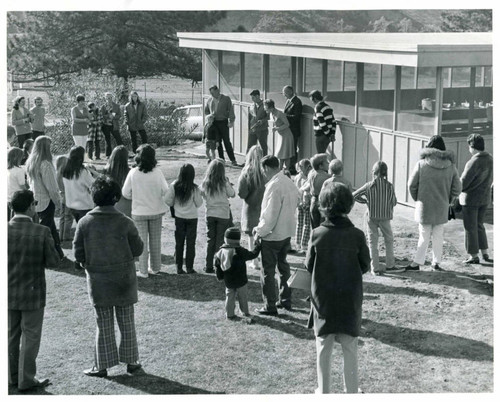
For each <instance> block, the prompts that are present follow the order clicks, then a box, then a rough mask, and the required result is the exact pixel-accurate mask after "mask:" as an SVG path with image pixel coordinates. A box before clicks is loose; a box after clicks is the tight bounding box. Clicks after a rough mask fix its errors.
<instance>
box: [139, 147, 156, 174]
mask: <svg viewBox="0 0 500 402" xmlns="http://www.w3.org/2000/svg"><path fill="white" fill-rule="evenodd" d="M135 161H136V163H137V167H138V168H139V170H140V171H141V172H144V173H148V172H151V171H152V170H153V168H154V167H155V166H156V163H157V162H156V152H155V149H154V148H153V147H152V146H151V145H149V144H142V145H141V146H140V147H139V148H138V149H137V155H136V156H135Z"/></svg>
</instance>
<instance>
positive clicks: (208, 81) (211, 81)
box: [203, 50, 219, 94]
mask: <svg viewBox="0 0 500 402" xmlns="http://www.w3.org/2000/svg"><path fill="white" fill-rule="evenodd" d="M203 54H204V60H203V93H205V94H208V88H210V87H211V86H212V85H217V75H218V70H219V59H218V54H219V52H218V51H217V50H205V52H203Z"/></svg>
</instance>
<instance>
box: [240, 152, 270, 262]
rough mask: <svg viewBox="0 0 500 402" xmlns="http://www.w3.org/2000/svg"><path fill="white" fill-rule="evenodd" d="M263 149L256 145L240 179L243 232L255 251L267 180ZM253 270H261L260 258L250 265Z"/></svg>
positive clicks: (249, 154)
mask: <svg viewBox="0 0 500 402" xmlns="http://www.w3.org/2000/svg"><path fill="white" fill-rule="evenodd" d="M262 154H263V151H262V148H261V147H259V146H258V145H254V146H253V147H251V148H250V150H249V151H248V153H247V155H246V158H245V166H244V167H243V170H242V171H241V175H240V177H239V179H238V197H240V198H241V199H242V200H243V206H242V208H241V231H242V232H244V233H245V234H246V235H247V236H248V248H249V249H250V250H253V248H254V245H255V244H254V239H253V228H254V227H255V226H257V225H258V223H259V217H260V208H261V204H262V197H264V190H265V188H266V187H265V185H266V182H265V178H264V175H263V174H262V171H261V170H260V161H261V159H262V157H263V155H262ZM250 267H251V268H255V269H260V263H259V260H258V258H256V259H254V260H253V261H252V262H251V263H250Z"/></svg>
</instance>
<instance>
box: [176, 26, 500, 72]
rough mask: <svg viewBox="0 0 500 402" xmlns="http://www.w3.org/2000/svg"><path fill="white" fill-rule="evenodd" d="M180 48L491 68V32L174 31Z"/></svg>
mask: <svg viewBox="0 0 500 402" xmlns="http://www.w3.org/2000/svg"><path fill="white" fill-rule="evenodd" d="M177 36H178V38H179V45H180V46H181V47H188V48H197V49H213V50H226V51H233V52H244V53H260V54H272V55H280V56H292V57H304V58H313V59H326V60H341V61H348V62H360V63H375V64H392V65H397V66H409V67H460V66H464V67H465V66H491V65H492V62H493V57H492V50H493V44H492V42H493V36H492V34H491V33H476V32H453V33H448V32H447V33H247V32H178V33H177Z"/></svg>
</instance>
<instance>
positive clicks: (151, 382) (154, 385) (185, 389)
mask: <svg viewBox="0 0 500 402" xmlns="http://www.w3.org/2000/svg"><path fill="white" fill-rule="evenodd" d="M106 379H107V380H109V381H113V382H116V383H118V384H121V385H125V386H127V387H129V388H135V389H137V390H139V391H143V392H145V393H147V394H163V395H172V394H223V393H224V392H210V391H207V390H205V389H201V388H196V387H191V386H190V385H186V384H181V383H180V382H177V381H172V380H169V379H167V378H163V377H158V376H156V375H153V374H148V373H144V374H142V375H136V376H130V375H128V374H122V375H117V376H112V377H106Z"/></svg>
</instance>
